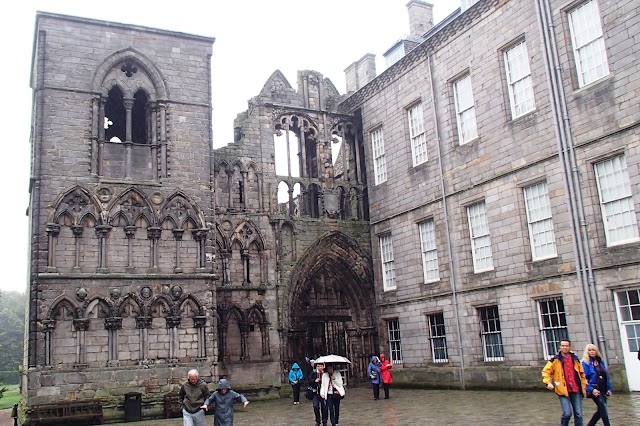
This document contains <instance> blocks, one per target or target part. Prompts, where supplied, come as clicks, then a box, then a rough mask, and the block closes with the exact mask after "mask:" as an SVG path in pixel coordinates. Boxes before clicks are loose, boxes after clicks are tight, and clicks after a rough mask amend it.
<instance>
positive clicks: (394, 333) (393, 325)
mask: <svg viewBox="0 0 640 426" xmlns="http://www.w3.org/2000/svg"><path fill="white" fill-rule="evenodd" d="M387 330H388V332H389V352H390V353H389V361H391V364H402V341H401V340H400V320H398V319H393V320H388V321H387Z"/></svg>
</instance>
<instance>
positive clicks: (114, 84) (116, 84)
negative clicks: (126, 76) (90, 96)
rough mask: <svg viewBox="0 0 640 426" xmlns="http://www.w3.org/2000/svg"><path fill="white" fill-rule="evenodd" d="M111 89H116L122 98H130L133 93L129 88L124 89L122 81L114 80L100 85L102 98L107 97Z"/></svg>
mask: <svg viewBox="0 0 640 426" xmlns="http://www.w3.org/2000/svg"><path fill="white" fill-rule="evenodd" d="M113 89H118V90H119V91H120V93H121V94H122V97H123V98H132V97H133V94H134V93H135V92H133V90H131V88H129V87H125V86H124V85H123V84H122V81H120V80H116V79H115V78H113V79H110V80H107V81H105V82H104V83H103V85H102V95H103V96H104V97H108V96H109V92H111V90H113Z"/></svg>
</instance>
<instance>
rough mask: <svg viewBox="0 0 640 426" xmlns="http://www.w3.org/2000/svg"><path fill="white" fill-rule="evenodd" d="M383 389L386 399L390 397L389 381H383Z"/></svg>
mask: <svg viewBox="0 0 640 426" xmlns="http://www.w3.org/2000/svg"><path fill="white" fill-rule="evenodd" d="M382 389H384V399H389V383H383V384H382Z"/></svg>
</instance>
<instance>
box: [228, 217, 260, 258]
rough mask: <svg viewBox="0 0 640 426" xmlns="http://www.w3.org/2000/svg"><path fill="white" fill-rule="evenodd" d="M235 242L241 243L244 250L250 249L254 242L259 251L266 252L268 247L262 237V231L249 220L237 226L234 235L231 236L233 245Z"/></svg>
mask: <svg viewBox="0 0 640 426" xmlns="http://www.w3.org/2000/svg"><path fill="white" fill-rule="evenodd" d="M234 241H237V242H239V243H240V246H241V247H242V248H243V249H248V248H249V244H251V243H252V242H255V244H256V246H257V247H258V250H259V251H264V250H265V247H266V244H265V242H264V238H263V237H262V234H261V233H260V230H259V229H258V227H256V225H255V224H254V223H253V222H252V221H250V220H248V219H245V220H243V221H241V222H240V223H239V224H238V225H237V226H236V228H235V230H234V231H233V235H232V236H231V244H232V245H233V242H234Z"/></svg>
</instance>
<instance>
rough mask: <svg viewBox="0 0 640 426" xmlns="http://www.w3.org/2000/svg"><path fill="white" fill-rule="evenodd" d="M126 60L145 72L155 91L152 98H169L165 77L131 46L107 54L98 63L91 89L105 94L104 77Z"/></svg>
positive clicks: (150, 61) (153, 64)
mask: <svg viewBox="0 0 640 426" xmlns="http://www.w3.org/2000/svg"><path fill="white" fill-rule="evenodd" d="M127 61H129V62H131V63H134V64H135V65H136V66H138V67H140V69H141V70H142V71H143V72H144V73H145V74H147V76H148V77H149V79H150V80H151V82H152V83H153V89H154V91H155V93H154V94H153V96H154V98H157V99H169V97H170V94H169V89H168V87H167V86H166V84H165V81H166V79H165V77H164V76H163V74H162V72H161V71H160V69H159V68H158V66H157V65H156V64H155V62H154V61H153V60H151V59H150V58H149V57H147V56H146V55H144V54H142V53H140V52H139V51H137V50H136V49H134V48H132V47H128V48H125V49H121V50H118V51H116V52H114V53H112V54H111V55H109V56H107V57H106V58H105V60H104V61H102V63H101V64H100V65H98V67H97V68H96V71H95V73H94V76H93V80H92V88H93V91H94V92H95V93H103V95H106V93H104V86H103V85H104V83H105V77H106V76H107V74H108V73H109V72H110V71H111V70H112V69H113V68H115V67H116V66H118V65H120V64H121V63H126V62H127Z"/></svg>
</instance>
